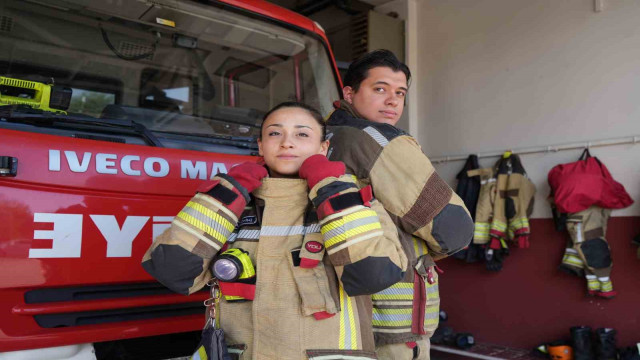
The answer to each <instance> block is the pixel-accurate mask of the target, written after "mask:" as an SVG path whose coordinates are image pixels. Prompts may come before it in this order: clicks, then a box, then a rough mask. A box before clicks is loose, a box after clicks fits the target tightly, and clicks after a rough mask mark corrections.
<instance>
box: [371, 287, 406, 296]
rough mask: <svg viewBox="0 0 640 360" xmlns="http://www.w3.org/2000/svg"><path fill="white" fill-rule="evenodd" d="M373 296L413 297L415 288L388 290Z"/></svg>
mask: <svg viewBox="0 0 640 360" xmlns="http://www.w3.org/2000/svg"><path fill="white" fill-rule="evenodd" d="M373 295H413V288H410V289H409V288H405V289H397V288H387V289H384V290H382V291H379V292H377V293H375V294H373Z"/></svg>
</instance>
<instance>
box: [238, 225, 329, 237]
mask: <svg viewBox="0 0 640 360" xmlns="http://www.w3.org/2000/svg"><path fill="white" fill-rule="evenodd" d="M241 232H242V230H241ZM317 232H320V225H319V224H311V225H309V226H302V225H296V226H263V227H262V228H260V236H290V235H302V234H308V233H317Z"/></svg>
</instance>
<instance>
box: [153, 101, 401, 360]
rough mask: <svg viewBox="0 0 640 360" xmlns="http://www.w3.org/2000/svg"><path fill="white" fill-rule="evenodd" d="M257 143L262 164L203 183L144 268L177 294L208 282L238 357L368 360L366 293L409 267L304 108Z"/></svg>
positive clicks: (288, 110) (377, 211)
mask: <svg viewBox="0 0 640 360" xmlns="http://www.w3.org/2000/svg"><path fill="white" fill-rule="evenodd" d="M258 146H259V153H260V155H261V156H262V157H263V158H264V164H265V166H262V165H259V164H256V163H243V164H241V165H238V166H235V167H233V168H232V169H231V170H230V171H229V173H227V174H218V175H217V176H215V177H214V178H213V179H212V180H211V181H210V182H207V183H205V184H203V186H201V187H200V188H199V190H198V192H197V193H196V195H195V196H194V197H193V198H192V199H191V200H190V201H189V202H188V203H187V204H186V206H185V207H184V208H183V209H182V211H180V213H179V214H178V215H177V216H176V218H175V220H174V221H173V223H172V225H171V227H170V228H169V229H167V230H166V231H165V232H164V233H163V234H162V235H161V236H159V237H158V239H157V240H156V241H155V242H154V243H153V245H152V246H151V248H149V250H148V251H147V253H146V254H145V256H144V258H143V261H142V266H143V267H144V269H145V270H146V271H147V272H149V273H150V274H151V275H153V276H154V277H155V278H156V279H158V281H160V282H161V283H163V284H164V285H165V286H167V287H169V288H171V289H172V290H174V291H176V292H179V293H182V294H191V293H193V292H195V291H198V290H200V289H201V288H202V287H204V286H205V285H206V284H207V283H209V282H210V281H212V282H217V283H218V284H219V287H220V291H221V293H222V299H221V300H220V302H219V304H218V306H217V309H216V312H215V313H216V314H217V321H219V325H220V327H221V328H222V330H223V331H224V336H225V338H226V343H227V345H228V349H229V352H230V353H236V354H240V353H241V354H240V355H239V357H238V358H240V359H315V358H331V359H343V358H349V359H372V358H375V345H374V340H373V332H372V325H371V316H372V314H371V312H372V310H371V306H372V305H371V297H370V296H367V295H369V294H373V293H375V292H378V291H380V290H383V289H385V288H387V287H389V286H390V285H392V284H394V283H396V282H397V281H399V280H400V279H401V278H402V276H403V273H404V271H405V270H406V266H407V259H406V257H405V255H404V252H403V251H402V248H401V245H400V243H399V240H398V238H397V232H396V230H395V227H394V226H393V224H392V222H391V219H390V218H389V215H387V213H386V212H385V211H384V210H383V208H382V207H381V206H380V204H379V203H378V202H377V201H376V200H375V199H372V197H371V192H370V189H369V188H364V189H362V190H359V189H358V188H357V187H356V185H355V182H354V178H353V177H352V176H350V175H345V166H344V164H343V163H342V162H336V161H329V160H328V159H327V158H326V153H327V149H328V141H327V140H325V130H324V122H323V119H322V117H321V115H320V114H319V113H318V112H317V111H316V110H314V109H313V108H310V107H308V106H307V105H304V104H301V103H295V102H287V103H283V104H280V105H278V106H276V107H275V108H273V109H272V110H271V111H270V112H268V113H267V114H266V115H265V117H264V120H263V123H262V128H261V134H260V138H259V139H258ZM391 315H392V314H391Z"/></svg>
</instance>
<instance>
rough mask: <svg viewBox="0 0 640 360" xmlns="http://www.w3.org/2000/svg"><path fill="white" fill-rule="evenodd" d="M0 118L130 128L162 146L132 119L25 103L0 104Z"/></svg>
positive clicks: (40, 124)
mask: <svg viewBox="0 0 640 360" xmlns="http://www.w3.org/2000/svg"><path fill="white" fill-rule="evenodd" d="M0 118H2V119H5V120H6V121H8V122H23V123H31V124H33V125H36V126H42V125H53V123H54V122H59V123H66V124H77V125H84V126H97V127H101V128H105V127H106V128H110V129H113V130H119V131H117V132H120V133H121V132H122V130H123V129H129V130H132V131H133V132H134V133H136V134H138V135H139V136H140V137H141V138H142V139H144V140H145V141H146V142H147V143H148V144H149V145H152V146H157V147H164V146H163V145H162V143H161V142H160V140H158V138H157V137H156V136H155V135H153V133H152V132H151V131H150V130H149V129H147V127H145V126H144V125H142V124H140V123H137V122H135V121H132V120H122V119H109V118H100V119H98V118H94V117H91V116H86V115H61V114H55V113H52V112H48V111H42V110H37V109H33V108H31V107H30V106H26V105H5V106H0Z"/></svg>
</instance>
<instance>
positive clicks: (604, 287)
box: [600, 281, 613, 292]
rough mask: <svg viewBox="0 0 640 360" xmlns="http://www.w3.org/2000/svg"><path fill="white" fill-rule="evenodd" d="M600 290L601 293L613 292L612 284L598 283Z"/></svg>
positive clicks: (609, 282) (608, 282)
mask: <svg viewBox="0 0 640 360" xmlns="http://www.w3.org/2000/svg"><path fill="white" fill-rule="evenodd" d="M600 290H601V291H603V292H607V291H611V290H613V284H612V283H611V281H604V282H601V283H600Z"/></svg>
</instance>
